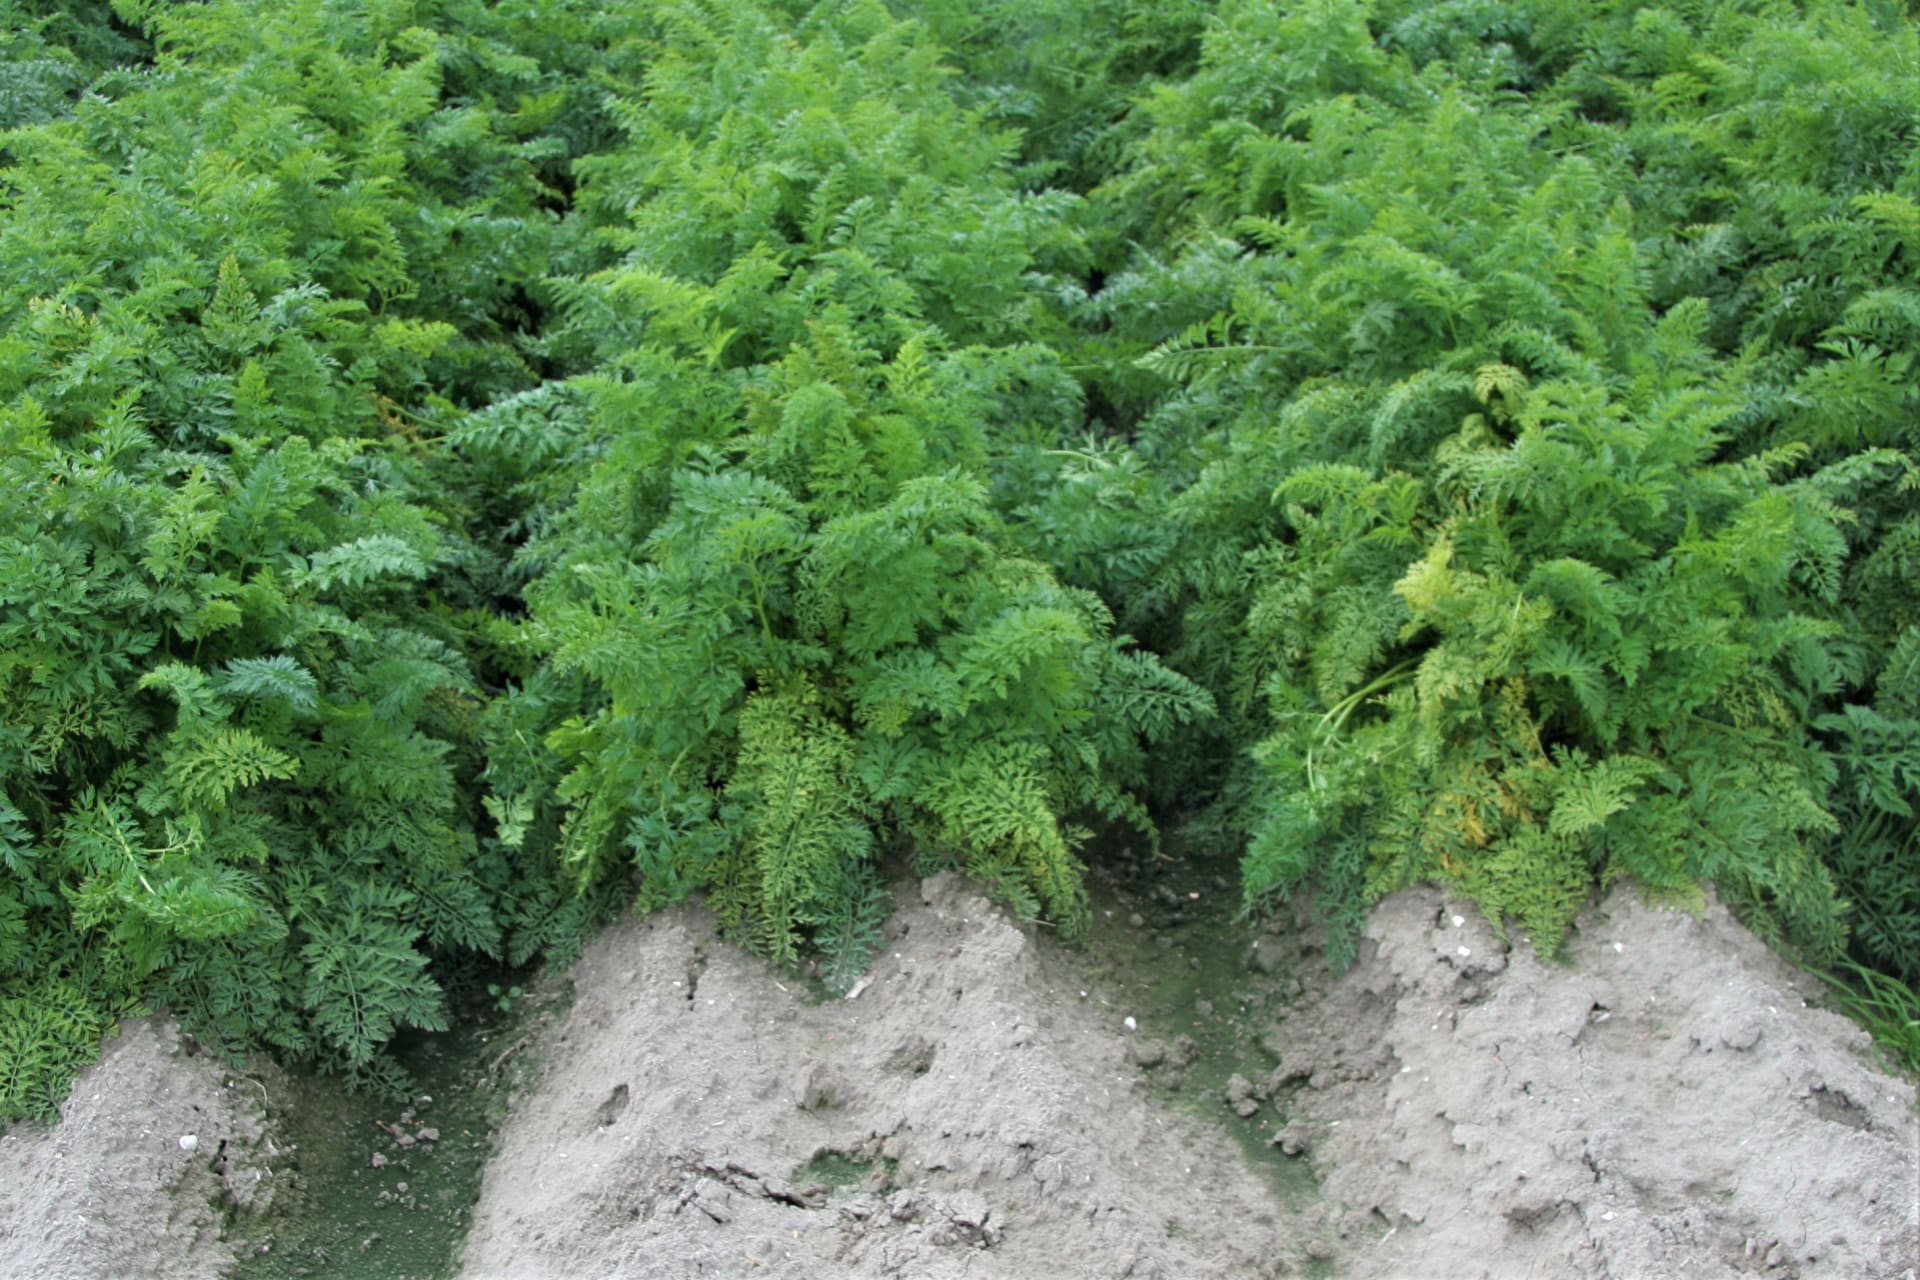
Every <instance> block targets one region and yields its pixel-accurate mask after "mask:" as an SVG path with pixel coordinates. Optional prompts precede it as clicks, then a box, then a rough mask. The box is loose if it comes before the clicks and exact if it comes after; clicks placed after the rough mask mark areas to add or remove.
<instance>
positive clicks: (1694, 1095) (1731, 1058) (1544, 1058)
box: [1265, 889, 1920, 1280]
mask: <svg viewBox="0 0 1920 1280" xmlns="http://www.w3.org/2000/svg"><path fill="white" fill-rule="evenodd" d="M1368 934H1369V938H1368V941H1367V943H1366V944H1365V945H1364V951H1363V959H1362V960H1361V961H1360V962H1359V963H1358V964H1356V965H1355V967H1354V968H1353V969H1352V970H1350V971H1349V972H1348V973H1347V974H1346V975H1345V976H1344V977H1342V978H1341V979H1339V980H1338V981H1328V980H1325V979H1322V980H1321V981H1320V982H1319V984H1318V986H1319V990H1317V991H1315V992H1312V993H1310V994H1309V995H1308V996H1307V997H1306V998H1305V999H1303V1000H1301V1001H1300V1002H1299V1003H1298V1004H1297V1005H1296V1007H1295V1009H1294V1010H1293V1011H1292V1012H1291V1013H1289V1014H1288V1015H1287V1016H1284V1017H1282V1018H1280V1019H1278V1020H1276V1022H1275V1025H1274V1026H1273V1028H1272V1030H1271V1031H1270V1032H1269V1034H1268V1035H1267V1037H1266V1041H1265V1043H1266V1044H1267V1046H1268V1048H1269V1049H1270V1050H1271V1051H1273V1052H1274V1053H1275V1054H1276V1056H1277V1057H1278V1058H1279V1062H1280V1065H1279V1067H1278V1068H1277V1069H1276V1070H1275V1072H1274V1073H1273V1076H1272V1078H1271V1079H1270V1080H1269V1082H1268V1085H1269V1087H1270V1088H1271V1089H1273V1090H1274V1091H1275V1093H1276V1094H1281V1095H1284V1094H1285V1091H1286V1090H1287V1089H1288V1088H1289V1087H1294V1086H1297V1085H1299V1084H1302V1083H1303V1084H1304V1086H1305V1087H1304V1091H1303V1092H1301V1093H1299V1094H1297V1095H1294V1096H1293V1097H1292V1098H1291V1103H1292V1114H1293V1116H1294V1121H1293V1123H1292V1124H1290V1125H1289V1126H1288V1128H1287V1129H1286V1130H1285V1131H1283V1133H1282V1136H1281V1139H1280V1140H1281V1141H1282V1142H1284V1143H1286V1144H1287V1145H1289V1146H1291V1147H1294V1148H1296V1149H1299V1150H1301V1151H1302V1152H1303V1153H1310V1155H1309V1156H1308V1158H1311V1159H1312V1160H1313V1162H1314V1164H1315V1166H1316V1167H1317V1168H1318V1169H1319V1171H1320V1172H1321V1174H1322V1176H1323V1179H1324V1182H1323V1186H1322V1191H1323V1193H1324V1196H1325V1198H1326V1205H1325V1207H1324V1208H1323V1210H1322V1213H1323V1214H1324V1215H1325V1225H1327V1226H1328V1227H1331V1228H1332V1229H1333V1230H1334V1231H1335V1232H1336V1233H1337V1234H1338V1235H1339V1236H1340V1237H1341V1248H1340V1253H1341V1255H1342V1258H1343V1261H1344V1263H1345V1265H1344V1267H1343V1270H1345V1271H1347V1272H1348V1273H1350V1274H1352V1275H1355V1276H1402V1275H1406V1276H1412V1275H1425V1276H1439V1277H1449V1278H1451V1277H1478V1276H1491V1277H1507V1276H1542V1277H1596V1278H1597V1277H1667V1276H1672V1277H1687V1280H1713V1278H1717V1277H1734V1276H1750V1275H1764V1276H1768V1277H1776V1278H1779V1280H1786V1278H1788V1277H1808V1278H1811V1277H1828V1276H1831V1277H1835V1278H1836V1280H1840V1278H1848V1280H1863V1278H1865V1277H1896V1276H1898V1277H1909V1278H1911V1277H1913V1276H1915V1275H1916V1274H1920V1131H1916V1126H1915V1121H1916V1115H1915V1110H1914V1090H1913V1088H1912V1086H1910V1085H1909V1084H1907V1083H1905V1082H1903V1081H1900V1080H1896V1079H1893V1078H1890V1077H1888V1076H1886V1075H1884V1074H1882V1073H1880V1072H1878V1071H1876V1070H1874V1069H1872V1068H1871V1067H1870V1066H1868V1065H1867V1054H1868V1051H1869V1048H1870V1044H1869V1041H1868V1038H1867V1036H1866V1035H1865V1033H1864V1032H1862V1031H1860V1030H1859V1029H1858V1028H1857V1027H1855V1026H1854V1025H1853V1024H1852V1023H1851V1022H1848V1021H1847V1020H1846V1019H1844V1018H1841V1017H1839V1016H1838V1015H1836V1014H1832V1013H1827V1012H1822V1011H1820V1010H1818V1009H1813V1008H1809V1007H1807V1005H1806V1002H1805V1000H1804V999H1803V989H1811V986H1812V985H1813V984H1812V980H1810V979H1806V978H1805V977H1804V976H1803V975H1798V974H1795V973H1794V972H1793V971H1791V970H1790V969H1788V967H1787V966H1786V965H1784V964H1783V963H1782V962H1781V961H1780V960H1779V959H1778V958H1777V957H1775V956H1774V955H1772V954H1771V953H1769V952H1768V951H1767V950H1766V948H1765V947H1764V946H1763V945H1762V944H1761V943H1760V942H1759V941H1758V940H1757V939H1756V938H1754V937H1753V935H1752V934H1750V933H1749V932H1748V931H1747V930H1746V929H1744V928H1743V927H1741V926H1740V925H1739V924H1738V923H1737V922H1736V921H1735V920H1733V918H1732V917H1731V916H1730V915H1729V913H1728V912H1727V911H1726V910H1725V909H1724V908H1722V907H1720V906H1718V905H1711V906H1710V907H1709V908H1708V910H1707V911H1706V912H1705V913H1704V915H1703V916H1702V917H1700V918H1698V919H1696V918H1694V917H1692V916H1690V915H1687V914H1685V913H1680V912H1673V911H1665V910H1658V909H1655V908H1653V907H1649V906H1647V905H1645V904H1643V903H1641V902H1640V901H1639V900H1638V899H1637V898H1636V896H1635V895H1634V894H1633V893H1632V892H1631V891H1628V890H1624V889H1622V890H1616V891H1615V892H1614V893H1612V894H1611V895H1610V896H1609V897H1608V898H1607V899H1606V900H1605V901H1604V902H1602V903H1600V904H1599V905H1597V906H1595V907H1592V908H1590V909H1589V910H1588V911H1587V913H1586V914H1585V915H1584V916H1583V917H1582V918H1581V921H1580V925H1579V928H1578V931H1577V932H1576V933H1575V934H1574V935H1573V937H1572V938H1571V939H1570V941H1569V943H1568V945H1567V947H1566V948H1565V951H1564V953H1563V956H1562V957H1561V960H1560V961H1559V962H1557V963H1554V964H1551V965H1549V964H1543V963H1542V962H1541V961H1540V959H1539V957H1538V956H1537V955H1535V954H1534V952H1533V950H1532V949H1531V948H1529V947H1524V946H1522V947H1517V948H1514V949H1511V950H1509V949H1508V948H1507V947H1505V946H1503V945H1502V944H1501V943H1500V942H1499V941H1498V940H1496V939H1495V938H1494V936H1493V934H1492V932H1491V930H1490V929H1489V927H1488V926H1487V924H1486V922H1485V921H1484V920H1483V919H1481V917H1480V916H1479V915H1477V914H1476V913H1475V912H1473V911H1472V910H1471V909H1470V908H1465V907H1462V906H1459V905H1457V904H1450V903H1448V902H1446V901H1445V900H1444V899H1443V898H1442V896H1441V895H1440V894H1439V893H1437V892H1434V891H1431V890H1420V891H1415V892H1411V893H1405V894H1400V895H1397V896H1396V897H1394V898H1391V899H1389V900H1387V901H1386V902H1384V903H1382V904H1381V906H1380V907H1379V908H1378V909H1377V910H1376V911H1375V913H1374V915H1373V917H1372V920H1371V922H1370V925H1369V929H1368ZM1305 972H1308V973H1315V972H1318V973H1322V974H1324V972H1325V970H1324V968H1320V969H1318V970H1315V969H1312V968H1311V967H1310V968H1308V969H1307V970H1305ZM1802 983H1805V984H1807V986H1806V988H1803V986H1802V985H1801V984H1802ZM1290 1082H1291V1084H1290Z"/></svg>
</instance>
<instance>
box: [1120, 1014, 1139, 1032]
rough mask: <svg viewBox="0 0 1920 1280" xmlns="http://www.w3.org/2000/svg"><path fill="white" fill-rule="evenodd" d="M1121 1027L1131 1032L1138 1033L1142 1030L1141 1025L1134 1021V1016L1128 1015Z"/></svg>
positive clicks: (1122, 1021)
mask: <svg viewBox="0 0 1920 1280" xmlns="http://www.w3.org/2000/svg"><path fill="white" fill-rule="evenodd" d="M1120 1025H1121V1026H1123V1027H1125V1028H1126V1029H1127V1030H1129V1031H1138V1030H1139V1029H1140V1024H1139V1023H1138V1022H1135V1021H1134V1019H1133V1015H1132V1014H1128V1015H1127V1016H1126V1017H1125V1018H1124V1019H1122V1020H1121V1023H1120Z"/></svg>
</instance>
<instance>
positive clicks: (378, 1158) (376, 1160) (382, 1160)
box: [367, 1151, 387, 1169]
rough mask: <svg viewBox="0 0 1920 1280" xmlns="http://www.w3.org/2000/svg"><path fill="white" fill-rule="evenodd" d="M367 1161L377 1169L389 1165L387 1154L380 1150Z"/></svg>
mask: <svg viewBox="0 0 1920 1280" xmlns="http://www.w3.org/2000/svg"><path fill="white" fill-rule="evenodd" d="M367 1163H368V1164H370V1165H372V1166H373V1167H374V1168H376V1169H384V1168H386V1167H387V1158H386V1156H384V1155H382V1154H381V1153H380V1152H378V1151H376V1152H374V1153H373V1158H372V1159H371V1160H369V1161H367Z"/></svg>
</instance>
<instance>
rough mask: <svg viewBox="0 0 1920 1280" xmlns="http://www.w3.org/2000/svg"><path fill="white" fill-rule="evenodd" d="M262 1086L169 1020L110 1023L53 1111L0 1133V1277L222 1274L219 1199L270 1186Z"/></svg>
mask: <svg viewBox="0 0 1920 1280" xmlns="http://www.w3.org/2000/svg"><path fill="white" fill-rule="evenodd" d="M266 1078H267V1079H268V1080H271V1079H272V1078H273V1077H272V1076H271V1074H268V1075H267V1077H266ZM266 1089H267V1084H266V1083H263V1081H262V1080H261V1079H259V1078H256V1077H254V1076H251V1075H239V1074H236V1073H235V1072H234V1071H233V1070H232V1069H230V1068H228V1067H227V1066H226V1065H225V1064H223V1063H222V1062H220V1060H219V1059H218V1058H217V1057H215V1056H214V1055H213V1054H211V1053H204V1052H199V1051H198V1050H197V1047H196V1046H195V1045H194V1044H193V1042H192V1041H191V1040H189V1039H187V1038H186V1037H184V1036H182V1035H181V1034H180V1032H179V1031H178V1030H177V1029H176V1028H175V1027H174V1025H173V1024H172V1023H171V1022H170V1021H167V1020H164V1019H155V1018H141V1019H138V1020H135V1021H130V1022H127V1023H125V1024H123V1025H122V1027H121V1029H120V1034H119V1035H118V1036H116V1037H115V1038H114V1039H112V1040H110V1041H109V1042H108V1043H107V1045H106V1049H105V1052H104V1053H103V1054H102V1056H101V1059H100V1061H99V1062H97V1063H95V1064H94V1065H93V1066H91V1067H89V1068H87V1069H86V1070H85V1071H83V1072H82V1073H81V1074H80V1076H79V1077H78V1078H77V1079H76V1080H75V1081H74V1085H73V1091H72V1093H71V1094H70V1095H69V1096H68V1099H67V1104H66V1106H65V1107H64V1108H62V1111H61V1122H60V1123H59V1124H57V1125H55V1126H52V1127H51V1128H48V1127H44V1126H39V1125H30V1124H19V1125H15V1126H14V1127H13V1128H12V1129H11V1130H9V1131H8V1132H7V1133H6V1135H5V1136H4V1137H0V1188H5V1192H4V1194H0V1276H33V1277H36V1278H37V1280H125V1277H128V1276H177V1277H181V1278H182V1280H200V1278H202V1277H205V1278H207V1280H211V1278H212V1277H215V1276H219V1275H223V1274H224V1273H225V1272H226V1271H228V1270H229V1269H230V1268H231V1267H232V1266H233V1265H234V1262H235V1246H234V1245H232V1244H230V1243H229V1242H228V1241H226V1240H225V1239H223V1238H222V1231H223V1227H224V1223H225V1221H226V1218H227V1214H228V1211H229V1210H230V1209H234V1208H239V1209H248V1210H257V1209H264V1208H265V1207H266V1205H267V1204H268V1203H269V1202H270V1201H271V1200H272V1198H273V1196H274V1195H275V1194H276V1193H277V1191H278V1189H279V1181H278V1179H277V1178H276V1175H275V1173H274V1166H275V1157H276V1155H277V1154H278V1152H277V1151H276V1148H275V1146H274V1143H273V1140H272V1137H271V1135H270V1134H269V1133H268V1131H267V1122H266V1108H265V1094H266Z"/></svg>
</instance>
